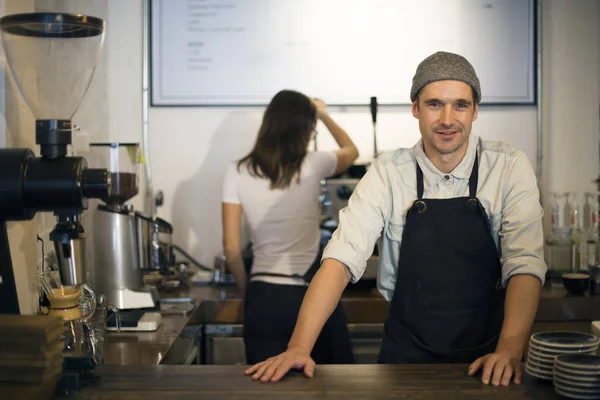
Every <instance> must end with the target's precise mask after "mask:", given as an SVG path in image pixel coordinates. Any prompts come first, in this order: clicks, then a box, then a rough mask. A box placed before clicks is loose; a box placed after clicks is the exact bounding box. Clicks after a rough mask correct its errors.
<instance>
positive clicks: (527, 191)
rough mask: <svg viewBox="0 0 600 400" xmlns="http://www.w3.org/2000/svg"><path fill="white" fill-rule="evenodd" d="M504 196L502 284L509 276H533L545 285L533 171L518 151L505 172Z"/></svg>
mask: <svg viewBox="0 0 600 400" xmlns="http://www.w3.org/2000/svg"><path fill="white" fill-rule="evenodd" d="M507 174H508V176H507V180H506V182H507V185H506V190H505V193H504V194H503V197H504V199H503V204H504V206H503V209H502V227H501V229H500V231H499V233H498V236H499V237H500V245H501V253H502V254H501V259H500V261H501V263H502V285H503V286H504V287H506V286H507V284H508V281H509V279H510V278H511V277H513V276H515V275H520V274H526V275H533V276H535V277H537V278H538V279H539V280H540V282H541V283H542V285H543V284H544V280H545V276H546V270H547V266H546V263H545V262H544V247H543V246H544V232H543V227H542V217H543V214H544V211H543V209H542V207H541V205H540V198H539V190H538V186H537V182H536V177H535V174H534V173H533V169H532V168H531V165H530V164H529V161H528V160H527V157H526V156H525V154H524V153H523V152H520V151H519V152H517V154H516V157H515V161H514V163H513V166H512V168H509V169H507Z"/></svg>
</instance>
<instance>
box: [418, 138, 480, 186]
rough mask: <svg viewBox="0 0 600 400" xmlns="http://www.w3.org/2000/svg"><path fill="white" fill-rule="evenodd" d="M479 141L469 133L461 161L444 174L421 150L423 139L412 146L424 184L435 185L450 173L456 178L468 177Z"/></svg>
mask: <svg viewBox="0 0 600 400" xmlns="http://www.w3.org/2000/svg"><path fill="white" fill-rule="evenodd" d="M478 143H479V137H478V136H476V135H473V134H471V135H469V141H468V142H467V152H466V154H465V156H464V157H463V159H462V160H461V162H460V163H459V164H458V165H457V166H456V168H454V169H453V170H452V171H451V172H450V173H448V174H446V173H443V172H441V171H440V170H439V169H437V168H436V167H435V165H433V163H432V162H431V160H430V159H429V158H428V157H427V155H426V154H425V150H423V139H421V140H419V142H418V143H417V144H416V145H415V146H414V147H413V151H414V153H413V154H414V155H415V159H416V160H417V163H418V164H419V167H421V170H422V171H423V178H424V180H425V184H426V186H431V185H435V184H436V183H438V182H439V181H440V180H441V179H443V178H444V177H445V176H446V175H451V176H452V177H454V178H456V179H468V178H469V177H470V176H471V171H472V170H473V164H474V163H475V154H476V153H477V146H478Z"/></svg>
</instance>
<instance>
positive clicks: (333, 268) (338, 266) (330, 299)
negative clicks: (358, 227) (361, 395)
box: [246, 258, 351, 382]
mask: <svg viewBox="0 0 600 400" xmlns="http://www.w3.org/2000/svg"><path fill="white" fill-rule="evenodd" d="M350 276H351V275H350V272H349V271H348V269H347V268H346V266H345V265H344V264H342V263H340V262H339V261H337V260H334V259H332V258H328V259H326V260H324V261H323V264H322V265H321V268H319V271H318V272H317V273H316V275H315V277H314V278H313V280H312V282H311V284H310V287H309V288H308V291H307V292H306V295H305V296H304V300H303V301H302V307H301V308H300V314H299V316H298V321H297V322H296V328H295V329H294V334H293V335H292V338H291V340H290V342H289V344H288V349H287V351H286V352H285V353H282V354H280V355H278V356H276V357H272V358H270V359H268V360H266V361H263V362H261V363H259V364H256V365H254V366H253V367H251V368H249V369H247V370H246V375H252V378H253V379H260V381H261V382H268V381H271V382H277V381H279V380H280V379H281V378H283V376H284V375H285V374H286V373H287V372H288V371H289V370H290V369H292V368H302V369H303V370H304V374H305V375H306V376H307V377H309V378H312V377H313V375H314V371H315V362H314V361H313V360H312V358H311V357H310V353H311V351H312V349H313V347H314V345H315V342H316V341H317V338H318V337H319V333H320V332H321V329H323V326H324V325H325V322H327V319H328V318H329V317H330V316H331V313H332V312H333V310H334V309H335V307H336V306H337V304H338V302H339V301H340V298H341V297H342V292H343V291H344V288H345V287H346V285H347V284H348V282H349V281H350Z"/></svg>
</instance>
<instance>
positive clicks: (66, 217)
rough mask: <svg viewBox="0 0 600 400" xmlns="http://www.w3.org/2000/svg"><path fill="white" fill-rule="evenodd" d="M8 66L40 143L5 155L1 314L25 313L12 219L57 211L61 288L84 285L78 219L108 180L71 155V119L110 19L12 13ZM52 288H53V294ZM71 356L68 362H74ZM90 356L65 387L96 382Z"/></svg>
mask: <svg viewBox="0 0 600 400" xmlns="http://www.w3.org/2000/svg"><path fill="white" fill-rule="evenodd" d="M0 34H1V36H2V46H3V48H4V53H5V55H6V62H7V66H8V67H9V70H10V72H11V75H12V77H13V78H14V81H15V83H16V85H17V86H18V87H19V89H20V92H21V94H22V96H23V98H24V100H25V102H26V103H27V105H28V107H29V108H30V109H31V111H32V112H33V114H34V116H35V118H36V121H35V139H36V144H38V145H39V146H40V154H41V156H40V157H36V156H35V155H34V153H33V151H32V150H31V149H17V148H9V149H0V313H13V314H19V312H20V309H19V302H18V297H17V291H16V284H15V275H14V272H13V268H14V267H17V268H18V267H19V266H13V264H12V260H11V255H10V247H9V242H8V234H7V229H6V221H24V220H31V219H32V218H33V217H34V215H35V214H36V213H37V212H52V213H53V214H54V215H55V216H56V218H57V224H56V226H55V227H54V229H53V230H52V232H51V233H50V239H51V240H52V241H53V243H54V248H55V251H56V256H57V260H58V269H59V271H58V272H59V278H60V282H61V284H60V285H59V286H60V287H61V288H62V289H64V290H65V291H66V290H68V289H74V292H75V293H77V291H76V290H77V289H79V288H80V287H82V286H85V283H86V282H85V280H86V271H85V266H84V261H83V260H84V259H85V257H84V252H85V246H84V244H85V232H84V230H83V227H82V225H81V221H80V217H81V214H82V212H83V211H84V210H85V209H87V207H88V199H90V198H102V197H105V196H106V195H107V193H108V191H109V190H110V175H109V174H108V171H107V170H106V169H104V168H99V169H92V168H88V164H87V161H86V159H85V158H83V157H74V156H68V155H67V151H68V146H69V145H70V144H71V135H72V128H71V126H72V124H71V118H72V117H73V115H74V114H75V112H76V110H77V108H78V107H79V105H80V103H81V100H82V99H83V96H84V95H85V93H86V91H87V89H88V87H89V84H90V82H91V79H92V76H93V74H94V70H95V68H96V64H97V63H98V59H99V57H100V54H101V50H102V45H103V43H104V21H103V20H101V19H98V18H94V17H89V16H84V15H72V14H60V13H30V14H13V15H6V16H4V17H2V18H0ZM53 290H54V289H51V292H50V293H54V292H53ZM68 356H69V357H68ZM93 368H94V362H93V359H91V357H89V356H86V355H81V354H76V355H74V354H71V353H68V354H67V350H66V349H65V358H64V363H63V374H62V377H61V380H60V382H59V384H58V386H59V389H60V388H62V389H64V390H71V389H72V390H77V389H78V388H79V387H80V384H82V382H83V381H84V380H85V379H86V378H85V377H87V378H89V379H92V378H90V377H93V373H91V372H89V371H90V370H91V369H93Z"/></svg>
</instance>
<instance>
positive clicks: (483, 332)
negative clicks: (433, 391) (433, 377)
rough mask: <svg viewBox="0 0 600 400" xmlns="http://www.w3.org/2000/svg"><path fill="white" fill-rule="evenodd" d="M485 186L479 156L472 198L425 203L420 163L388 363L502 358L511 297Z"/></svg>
mask: <svg viewBox="0 0 600 400" xmlns="http://www.w3.org/2000/svg"><path fill="white" fill-rule="evenodd" d="M477 179H478V160H477V156H476V157H475V163H474V165H473V170H472V172H471V176H470V178H469V196H468V197H457V198H450V199H424V198H423V172H422V171H421V168H420V167H419V165H418V164H417V200H416V201H415V202H414V203H413V205H412V206H411V208H410V209H409V210H408V213H407V216H406V224H405V227H404V232H403V234H402V242H401V244H400V259H399V262H398V272H397V279H396V287H395V290H394V295H393V297H392V301H391V305H390V312H389V315H388V317H387V319H386V322H385V328H384V337H383V342H382V344H381V350H380V353H379V362H380V363H385V364H404V363H470V362H473V361H475V359H477V358H478V357H481V356H483V355H485V354H487V353H492V352H494V351H495V348H496V344H497V342H498V337H499V334H500V329H501V328H502V322H503V317H504V298H505V292H506V291H505V290H504V289H503V288H502V286H501V265H500V257H499V254H498V251H497V249H496V245H495V243H494V240H493V238H492V236H491V231H490V227H489V221H488V217H487V214H486V212H485V209H484V208H483V206H482V205H481V203H480V202H479V200H478V199H477V197H475V196H476V193H477Z"/></svg>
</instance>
